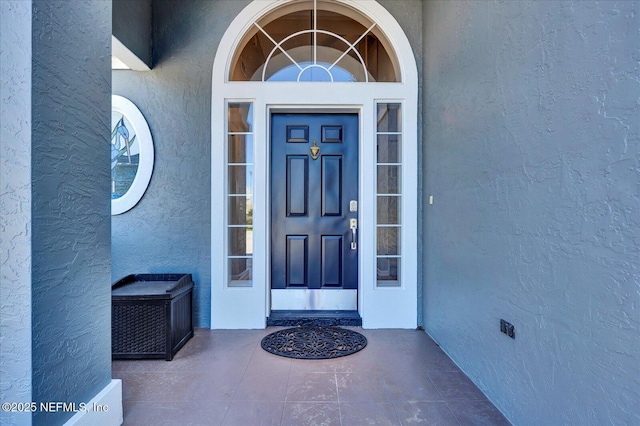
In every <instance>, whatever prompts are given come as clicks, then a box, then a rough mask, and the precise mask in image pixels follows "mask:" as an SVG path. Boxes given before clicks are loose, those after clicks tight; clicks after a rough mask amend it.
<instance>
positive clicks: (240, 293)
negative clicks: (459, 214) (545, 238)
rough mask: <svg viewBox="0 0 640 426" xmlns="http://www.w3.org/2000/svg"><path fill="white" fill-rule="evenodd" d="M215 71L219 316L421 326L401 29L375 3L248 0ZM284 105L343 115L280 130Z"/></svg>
mask: <svg viewBox="0 0 640 426" xmlns="http://www.w3.org/2000/svg"><path fill="white" fill-rule="evenodd" d="M213 68H214V69H213V73H212V75H213V90H212V103H211V123H212V125H211V128H212V133H211V141H212V148H211V171H212V173H211V176H212V182H211V200H212V203H211V232H212V234H211V271H212V283H211V327H212V328H216V329H217V328H220V329H224V328H263V327H264V326H265V325H266V324H267V318H270V317H271V316H272V315H273V313H277V312H278V311H282V310H306V311H309V310H312V311H317V310H319V311H323V312H324V313H325V314H326V313H327V312H329V311H337V312H344V311H353V312H355V313H356V315H359V316H361V318H362V325H363V326H364V327H367V328H380V327H382V328H409V329H412V328H415V327H416V326H417V308H416V302H417V294H418V264H417V255H416V253H417V252H418V250H417V248H418V240H417V235H418V233H417V232H416V230H417V229H418V221H417V212H418V200H419V197H418V188H417V182H418V157H419V156H418V146H419V141H418V139H417V122H418V119H417V117H418V109H417V107H418V103H417V93H418V77H417V69H416V63H415V58H414V56H413V51H412V49H411V46H410V44H409V42H408V40H407V38H406V36H405V34H404V32H403V31H402V28H400V26H399V25H398V23H397V22H396V21H395V19H394V18H393V17H392V16H391V15H390V14H389V12H388V11H387V10H386V9H384V8H383V7H381V6H380V5H379V4H378V3H377V2H369V1H356V2H352V1H346V0H315V1H273V0H269V1H255V2H252V3H250V4H249V5H247V7H246V8H245V9H244V10H243V11H242V12H241V13H240V14H239V15H238V16H237V17H236V19H235V20H234V21H233V22H232V23H231V25H230V26H229V27H228V29H227V31H226V32H225V35H224V36H223V38H222V40H221V41H220V44H219V46H218V50H217V53H216V58H215V60H214V65H213ZM287 114H305V115H306V118H305V120H307V119H309V120H311V122H312V121H313V119H316V118H317V117H318V115H317V114H321V115H325V117H328V115H332V114H333V115H335V116H345V117H347V116H348V117H350V119H349V122H350V124H349V125H348V126H346V125H344V124H340V123H333V124H332V123H331V122H326V123H321V122H318V123H315V124H314V125H311V124H310V123H311V122H309V123H305V122H297V121H296V122H293V121H291V122H284V123H282V125H281V126H280V127H279V128H278V125H276V122H275V120H277V117H282V116H284V115H287ZM272 117H273V119H274V121H272ZM312 117H313V119H312ZM303 121H304V120H303ZM314 126H315V127H314ZM341 126H342V127H341ZM347 127H349V128H350V129H353V130H352V131H350V132H352V135H347V130H346V129H347ZM323 128H324V130H323ZM312 129H315V130H312ZM276 131H278V132H282V136H281V137H279V140H278V143H280V142H282V143H283V144H284V145H283V147H282V149H280V148H278V145H277V143H276V144H275V145H274V144H273V142H272V137H271V136H272V133H273V132H276ZM323 131H324V132H326V134H324V135H323V134H322V132H323ZM341 131H343V132H345V133H344V134H342V135H341V134H340V132H341ZM287 132H291V134H289V135H287V134H286V133H287ZM307 132H316V134H315V135H314V136H312V135H311V133H307ZM346 136H348V137H349V138H350V140H349V143H348V144H347V143H344V142H338V141H337V140H338V139H340V138H341V137H346ZM287 139H288V140H289V141H288V142H287ZM314 141H315V144H314ZM347 146H348V147H349V150H347V151H344V152H342V150H343V149H344V148H346V147H347ZM274 149H275V151H274ZM280 151H282V152H280ZM334 151H335V152H334ZM316 154H317V155H318V157H317V158H318V159H317V160H314V159H313V158H314V156H315V155H316ZM272 155H275V157H272ZM340 156H343V157H342V158H339V157H340ZM274 161H275V162H274ZM287 173H288V174H287ZM294 175H295V177H292V176H294ZM277 176H284V178H283V179H280V180H278V179H275V180H274V177H277ZM287 176H289V177H287ZM314 176H315V177H314ZM336 178H337V179H338V180H336ZM287 179H289V180H287ZM310 179H313V180H314V181H313V182H312V181H311V180H310ZM345 182H346V183H348V184H349V187H348V188H347V187H345V186H341V185H342V184H344V183H345ZM341 191H342V192H341ZM274 196H275V197H276V199H274V198H273V197H274ZM318 196H319V197H318ZM277 197H280V198H277ZM322 197H324V198H322ZM313 200H315V201H313ZM318 200H320V201H319V202H318ZM314 202H318V203H317V206H316V207H317V208H316V207H314V206H315V204H313V203H314ZM287 203H288V204H287ZM323 203H324V204H323ZM312 209H315V210H313V211H312ZM323 209H324V210H323ZM281 227H282V229H280V228H281ZM274 230H275V231H274ZM352 247H353V248H352Z"/></svg>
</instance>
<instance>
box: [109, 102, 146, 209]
mask: <svg viewBox="0 0 640 426" xmlns="http://www.w3.org/2000/svg"><path fill="white" fill-rule="evenodd" d="M153 157H154V153H153V140H152V139H151V132H150V131H149V125H148V124H147V121H146V120H145V119H144V116H143V115H142V113H141V112H140V110H139V109H138V108H137V107H136V106H135V105H134V104H133V102H131V101H130V100H129V99H127V98H124V97H122V96H118V95H112V96H111V214H112V215H117V214H121V213H124V212H126V211H128V210H131V209H132V208H133V207H134V206H135V205H136V204H138V202H139V201H140V199H141V198H142V196H143V195H144V193H145V191H146V190H147V186H149V181H150V180H151V172H152V171H153Z"/></svg>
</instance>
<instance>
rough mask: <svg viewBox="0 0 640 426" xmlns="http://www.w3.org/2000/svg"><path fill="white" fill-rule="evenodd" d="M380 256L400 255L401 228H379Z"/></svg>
mask: <svg viewBox="0 0 640 426" xmlns="http://www.w3.org/2000/svg"><path fill="white" fill-rule="evenodd" d="M378 254H379V255H385V254H387V255H388V254H395V255H398V254H400V228H399V227H389V228H387V227H384V228H383V227H378Z"/></svg>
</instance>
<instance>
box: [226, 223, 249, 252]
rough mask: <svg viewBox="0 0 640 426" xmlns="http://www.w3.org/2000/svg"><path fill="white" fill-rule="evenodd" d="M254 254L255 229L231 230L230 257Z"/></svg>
mask: <svg viewBox="0 0 640 426" xmlns="http://www.w3.org/2000/svg"><path fill="white" fill-rule="evenodd" d="M252 254H253V229H252V228H229V255H230V256H250V255H252Z"/></svg>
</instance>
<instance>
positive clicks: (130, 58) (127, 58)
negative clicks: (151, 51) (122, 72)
mask: <svg viewBox="0 0 640 426" xmlns="http://www.w3.org/2000/svg"><path fill="white" fill-rule="evenodd" d="M111 56H112V57H113V58H117V59H118V60H119V61H120V62H122V63H123V64H124V65H125V66H126V67H127V68H128V69H132V70H134V71H149V70H151V68H149V66H148V65H147V64H145V63H144V62H143V61H142V59H140V58H138V56H137V55H136V54H135V53H133V52H132V51H131V50H129V48H128V47H127V46H125V45H124V44H122V42H121V41H120V40H118V39H117V38H116V37H115V36H113V35H112V36H111ZM112 69H113V66H112ZM116 69H126V68H116Z"/></svg>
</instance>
